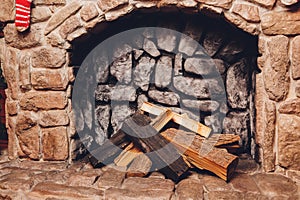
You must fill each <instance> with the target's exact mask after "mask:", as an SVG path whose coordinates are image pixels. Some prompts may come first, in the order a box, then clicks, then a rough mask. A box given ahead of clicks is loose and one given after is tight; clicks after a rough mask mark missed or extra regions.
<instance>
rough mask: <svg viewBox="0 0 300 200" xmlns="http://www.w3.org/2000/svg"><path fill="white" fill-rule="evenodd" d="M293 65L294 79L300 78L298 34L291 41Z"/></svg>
mask: <svg viewBox="0 0 300 200" xmlns="http://www.w3.org/2000/svg"><path fill="white" fill-rule="evenodd" d="M291 48H292V51H291V54H292V56H291V64H292V65H291V66H292V77H293V79H300V67H299V66H300V36H296V37H295V38H294V39H293V40H292V42H291Z"/></svg>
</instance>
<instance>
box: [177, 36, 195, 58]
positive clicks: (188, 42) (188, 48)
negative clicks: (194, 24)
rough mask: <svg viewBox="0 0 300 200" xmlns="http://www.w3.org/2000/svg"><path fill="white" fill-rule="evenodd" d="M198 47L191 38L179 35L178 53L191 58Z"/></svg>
mask: <svg viewBox="0 0 300 200" xmlns="http://www.w3.org/2000/svg"><path fill="white" fill-rule="evenodd" d="M198 46H199V44H198V42H197V41H195V40H194V39H193V38H191V37H189V36H187V35H181V39H180V42H179V47H178V51H179V52H180V53H183V54H186V55H187V56H193V55H194V53H195V52H196V50H197V48H198Z"/></svg>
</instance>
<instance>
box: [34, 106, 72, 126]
mask: <svg viewBox="0 0 300 200" xmlns="http://www.w3.org/2000/svg"><path fill="white" fill-rule="evenodd" d="M39 124H40V125H41V126H42V127H51V126H65V125H68V124H69V117H68V114H67V112H66V111H64V110H49V111H42V112H40V117H39Z"/></svg>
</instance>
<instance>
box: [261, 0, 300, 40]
mask: <svg viewBox="0 0 300 200" xmlns="http://www.w3.org/2000/svg"><path fill="white" fill-rule="evenodd" d="M274 1H275V0H274ZM299 13H300V11H299V10H298V11H295V12H284V11H272V12H267V13H265V14H263V15H262V16H261V28H262V31H263V32H264V34H266V35H280V34H283V35H294V34H300V15H299Z"/></svg>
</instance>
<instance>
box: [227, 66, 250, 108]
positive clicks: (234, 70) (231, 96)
mask: <svg viewBox="0 0 300 200" xmlns="http://www.w3.org/2000/svg"><path fill="white" fill-rule="evenodd" d="M249 68H250V67H249V66H248V64H247V61H246V60H241V61H239V62H237V63H235V64H234V65H232V66H231V67H229V69H228V71H227V78H226V88H227V98H228V103H229V105H230V106H231V107H232V108H237V109H246V108H247V107H248V103H249V99H248V98H249V90H248V88H249V84H250V82H249V80H250V78H251V77H250V71H249Z"/></svg>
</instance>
